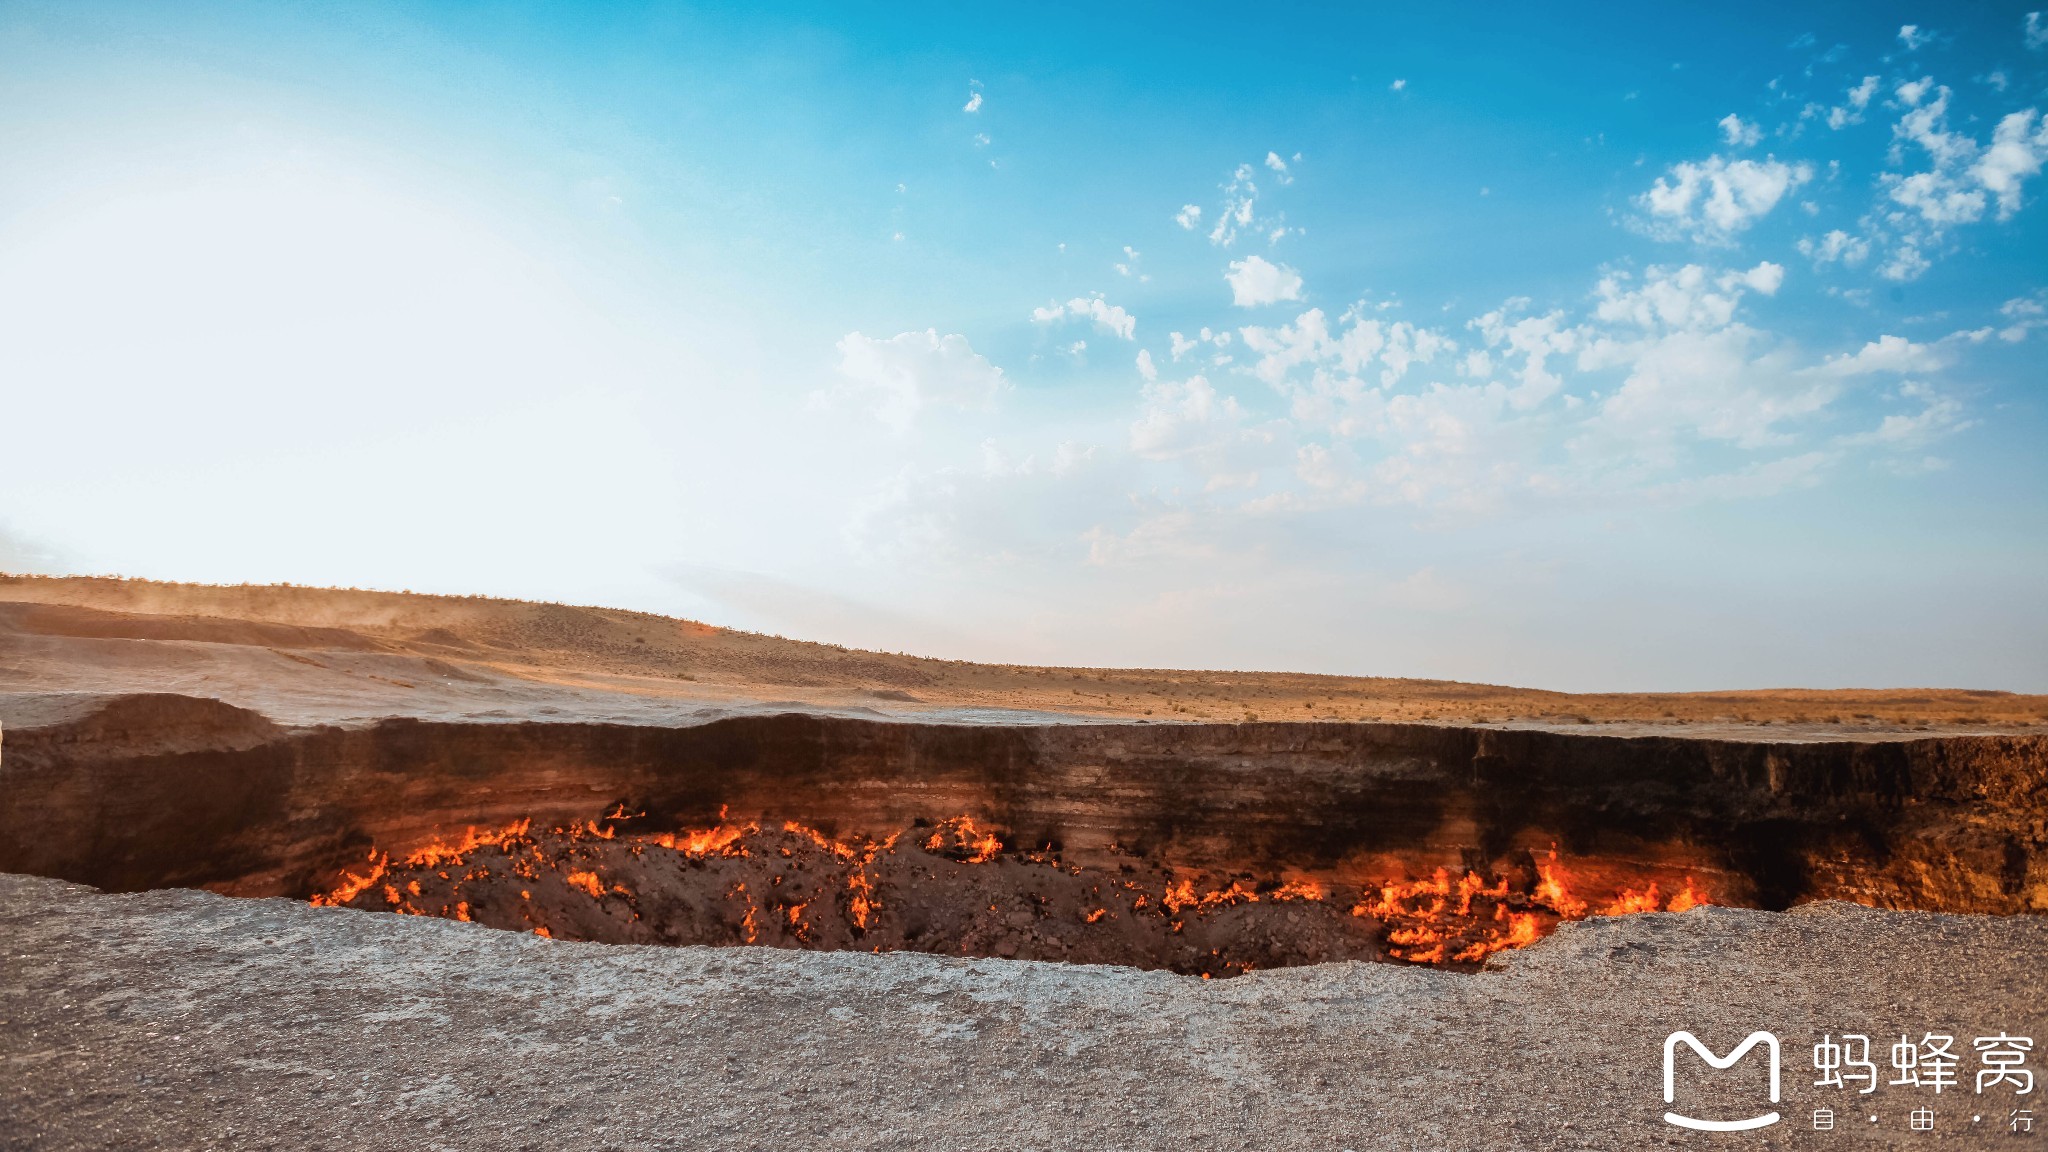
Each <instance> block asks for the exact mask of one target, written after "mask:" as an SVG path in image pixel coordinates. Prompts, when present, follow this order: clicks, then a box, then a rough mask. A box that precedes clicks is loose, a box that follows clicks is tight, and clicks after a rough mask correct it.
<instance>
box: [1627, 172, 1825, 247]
mask: <svg viewBox="0 0 2048 1152" xmlns="http://www.w3.org/2000/svg"><path fill="white" fill-rule="evenodd" d="M1811 179H1813V168H1812V167H1811V166H1810V165H1807V164H1803V163H1802V164H1787V163H1784V162H1783V161H1780V160H1777V159H1775V158H1771V157H1766V158H1764V159H1763V160H1729V159H1726V158H1725V157H1722V156H1719V155H1714V156H1709V157H1707V158H1706V159H1705V160H1702V161H1698V162H1693V161H1686V162H1684V163H1680V164H1675V165H1673V166H1672V167H1671V169H1670V171H1669V172H1668V173H1666V174H1665V175H1663V176H1660V177H1658V178H1657V181H1656V182H1655V183H1654V184H1652V185H1651V186H1650V189H1649V191H1647V192H1644V193H1643V194H1642V195H1641V196H1638V197H1637V198H1636V206H1637V207H1638V208H1639V209H1641V210H1642V212H1643V213H1644V214H1645V217H1646V219H1645V221H1644V223H1645V225H1646V230H1647V231H1648V232H1649V233H1650V234H1651V235H1653V236H1657V237H1659V238H1660V239H1679V238H1684V239H1691V240H1694V241H1697V242H1699V243H1702V244H1716V245H1721V244H1729V243H1732V242H1733V239H1734V237H1735V236H1736V235H1737V234H1738V233H1740V232H1742V231H1744V230H1745V229H1747V228H1749V227H1750V226H1751V225H1752V224H1755V223H1756V222H1757V221H1758V220H1761V219H1763V218H1764V217H1765V216H1767V215H1769V214H1770V212H1771V209H1773V208H1776V207H1777V206H1778V203H1779V201H1781V200H1783V199H1784V198H1785V194H1786V193H1788V192H1790V191H1792V190H1793V189H1794V188H1797V187H1799V186H1800V185H1802V184H1804V183H1806V182H1807V181H1808V180H1811Z"/></svg>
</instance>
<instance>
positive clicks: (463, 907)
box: [312, 807, 1710, 978]
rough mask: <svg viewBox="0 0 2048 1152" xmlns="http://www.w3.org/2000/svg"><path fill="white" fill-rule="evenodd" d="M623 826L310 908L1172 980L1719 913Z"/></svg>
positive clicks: (381, 876)
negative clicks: (1664, 913)
mask: <svg viewBox="0 0 2048 1152" xmlns="http://www.w3.org/2000/svg"><path fill="white" fill-rule="evenodd" d="M643 819H644V817H642V816H640V815H639V814H634V813H628V812H626V811H625V809H624V808H623V807H620V808H618V809H616V810H614V811H613V812H612V813H611V814H610V815H609V816H606V817H604V818H602V819H599V820H590V821H584V822H579V823H576V824H573V825H568V826H564V827H555V828H551V829H547V830H536V829H535V828H534V827H533V826H532V821H531V820H521V821H517V822H515V823H512V824H510V825H508V826H506V827H503V828H498V829H492V830H478V829H475V828H472V829H470V830H469V832H468V833H467V834H466V835H465V836H463V838H462V840H461V841H460V842H459V843H456V844H452V845H451V844H446V843H442V842H440V841H438V840H437V841H436V842H435V843H433V844H431V845H429V846H428V847H426V848H422V849H420V850H419V851H417V852H414V853H412V854H410V855H409V856H407V857H406V858H405V859H403V860H393V859H391V858H390V856H389V854H387V853H384V852H380V851H377V850H376V849H374V848H373V849H372V850H371V851H370V854H369V857H368V866H367V868H365V869H364V870H362V871H360V872H349V873H345V874H344V875H343V877H342V879H341V882H340V883H339V884H337V885H336V886H335V887H334V888H333V889H332V890H330V891H327V892H323V893H320V894H318V895H316V896H314V897H313V899H312V902H313V903H314V904H316V905H329V906H345V907H352V908H364V909H377V910H386V911H393V912H400V913H405V914H407V915H413V916H442V917H448V918H452V919H456V920H464V921H473V922H475V923H479V924H486V925H489V926H491V927H496V928H509V929H515V930H520V931H528V932H534V933H537V934H539V935H542V936H549V937H553V938H556V939H570V940H592V941H600V942H605V943H619V944H672V945H681V944H711V945H732V944H758V945H767V946H772V947H781V948H810V949H823V950H858V951H876V952H883V951H896V950H910V951H918V952H929V953H936V954H939V955H947V956H1002V957H1019V958H1024V959H1035V960H1063V961H1069V962H1074V963H1095V964H1123V965H1130V966H1134V967H1139V968H1155V969H1156V968H1165V969H1170V970H1172V971H1175V972H1180V973H1184V974H1188V975H1199V976H1202V977H1204V978H1208V977H1221V976H1233V975H1237V974H1240V973H1244V972H1249V971H1252V970H1253V969H1256V968H1273V967H1284V966H1289V965H1297V964H1314V963H1321V962H1325V961H1333V960H1349V959H1358V960H1375V959H1391V960H1396V961H1404V962H1407V963H1412V964H1429V965H1438V966H1444V967H1461V968H1474V967H1477V966H1479V965H1480V964H1481V963H1482V962H1483V961H1484V960H1485V959H1486V957H1487V956H1489V955H1492V954H1493V953H1495V952H1499V951H1501V950H1503V949H1507V948H1519V947H1523V946H1525V945H1528V944H1532V943H1534V942H1535V941H1537V940H1539V939H1541V938H1542V937H1543V936H1545V935H1546V934H1548V933H1549V932H1550V931H1551V930H1553V929H1554V928H1555V927H1556V926H1557V924H1558V923H1559V922H1560V921H1563V920H1573V919H1579V918H1582V917H1584V916H1587V915H1619V914H1623V913H1629V912H1649V911H1660V910H1668V911H1683V910H1685V909H1687V908H1690V907H1693V906H1694V905H1696V904H1702V903H1709V902H1710V901H1709V899H1708V897H1707V895H1706V894H1705V893H1704V892H1702V891H1701V890H1700V889H1699V887H1698V886H1697V885H1696V884H1695V883H1694V881H1693V880H1692V879H1691V878H1690V877H1688V878H1687V879H1686V881H1685V882H1684V884H1683V885H1682V886H1681V887H1680V888H1679V889H1678V891H1676V892H1675V893H1672V894H1670V895H1668V896H1667V895H1664V894H1661V893H1660V892H1659V891H1658V887H1657V885H1656V884H1654V883H1652V884H1650V885H1648V886H1647V887H1646V888H1644V889H1642V890H1635V889H1628V888H1624V889H1621V890H1619V891H1618V892H1616V893H1615V894H1613V895H1612V896H1611V897H1610V898H1609V899H1606V900H1598V901H1595V900H1588V899H1585V898H1582V897H1579V896H1575V895H1574V894H1573V892H1572V886H1571V885H1572V880H1571V877H1570V876H1568V874H1567V872H1566V869H1565V866H1564V865H1563V864H1562V863H1561V862H1560V861H1559V860H1558V858H1557V854H1556V852H1555V851H1554V850H1553V851H1551V852H1550V853H1548V854H1547V855H1546V856H1544V857H1541V858H1537V857H1533V856H1525V860H1526V863H1525V865H1524V866H1522V867H1520V868H1519V869H1513V868H1511V869H1509V870H1508V874H1505V875H1496V876H1484V875H1481V874H1480V873H1478V872H1475V871H1465V872H1464V873H1463V874H1462V875H1458V876H1455V877H1454V876H1453V875H1452V873H1451V872H1450V870H1448V869H1441V868H1440V869H1437V870H1436V872H1435V873H1434V874H1433V875H1431V876H1429V877H1426V878H1423V879H1419V880H1401V881H1394V882H1388V883H1384V884H1379V885H1371V886H1358V885H1343V884H1336V883H1327V882H1323V881H1317V880H1309V879H1302V878H1295V879H1282V878H1278V877H1269V878H1263V879H1262V878H1256V877H1253V876H1250V875H1238V876H1233V877H1225V878H1224V879H1227V880H1228V883H1227V884H1222V885H1221V886H1219V885H1218V884H1217V883H1207V884H1205V883H1202V882H1200V881H1198V880H1197V879H1195V878H1193V877H1190V876H1184V875H1177V874H1175V873H1174V872H1173V871H1172V870H1171V869H1169V868H1166V867H1163V866H1161V865H1160V864H1158V863H1156V862H1150V861H1147V860H1145V859H1142V858H1139V857H1137V856H1131V857H1129V858H1128V859H1124V860H1120V861H1119V862H1118V863H1117V864H1116V865H1115V866H1114V867H1089V866H1083V865H1079V864H1073V863H1068V862H1065V861H1063V860H1062V859H1061V854H1060V853H1059V852H1058V851H1056V850H1053V849H1052V848H1051V847H1049V846H1048V847H1047V848H1046V849H1045V850H1042V851H1030V850H1026V849H1021V848H1019V847H1017V846H1014V845H1012V844H1009V843H1007V841H1006V837H1005V836H1004V835H1003V834H1002V833H1001V832H1000V831H999V830H996V829H992V828H989V827H985V826H983V825H981V824H978V823H977V822H976V821H975V820H973V819H972V818H970V817H967V816H959V817H954V818H952V819H949V820H944V821H939V822H937V823H929V822H924V821H920V822H918V823H917V824H915V825H913V826H912V827H910V828H907V829H905V830H903V831H901V832H898V833H897V834H895V835H892V836H890V837H888V838H887V839H884V840H867V839H857V840H851V841H849V840H840V839H835V838H833V837H830V836H827V835H825V834H823V833H821V832H819V831H817V830H816V829H814V828H810V827H807V826H805V825H803V824H799V823H797V822H795V821H790V822H787V823H784V824H781V825H780V826H764V825H761V824H758V823H720V824H718V825H716V826H714V827H710V828H705V829H701V830H695V831H686V832H681V833H674V832H659V833H650V832H641V831H635V830H634V829H633V827H632V826H633V825H634V824H635V823H638V822H640V821H642V820H643Z"/></svg>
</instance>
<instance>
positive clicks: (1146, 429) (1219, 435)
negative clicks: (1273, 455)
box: [1131, 376, 1244, 460]
mask: <svg viewBox="0 0 2048 1152" xmlns="http://www.w3.org/2000/svg"><path fill="white" fill-rule="evenodd" d="M1139 398H1140V411H1139V414H1138V418H1137V419H1136V420H1134V421H1133V422H1132V423H1131V451H1133V452H1135V453H1137V454H1138V455H1139V456H1142V457H1144V458H1145V459H1148V460H1165V459H1170V458H1172V457H1175V456H1184V455H1187V454H1189V453H1193V452H1201V451H1206V450H1210V449H1213V448H1215V447H1216V446H1217V445H1218V444H1219V442H1220V441H1221V440H1222V439H1224V438H1226V437H1228V436H1229V435H1231V434H1233V433H1234V432H1235V431H1236V429H1237V427H1238V425H1239V424H1240V423H1241V422H1242V421H1243V420H1244V410H1243V409H1242V408H1241V407H1239V406H1238V403H1237V400H1236V399H1235V398H1234V397H1230V396H1224V395H1221V394H1219V393H1218V392H1217V391H1216V388H1215V386H1214V385H1212V384H1210V383H1209V380H1208V378H1207V377H1204V376H1190V377H1188V379H1187V380H1185V381H1180V382H1176V381H1172V380H1155V381H1149V382H1147V383H1146V384H1145V386H1144V388H1143V389H1142V391H1141V392H1140V394H1139Z"/></svg>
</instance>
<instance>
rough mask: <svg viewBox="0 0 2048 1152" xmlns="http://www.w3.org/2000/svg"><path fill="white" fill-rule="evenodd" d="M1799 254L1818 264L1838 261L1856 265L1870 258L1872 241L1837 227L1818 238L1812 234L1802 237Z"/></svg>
mask: <svg viewBox="0 0 2048 1152" xmlns="http://www.w3.org/2000/svg"><path fill="white" fill-rule="evenodd" d="M1799 254H1800V255H1801V256H1804V257H1806V258H1807V259H1808V260H1811V261H1813V262H1814V264H1815V265H1816V266H1819V265H1822V264H1834V263H1838V262H1839V263H1842V264H1847V265H1851V266H1854V265H1857V264H1861V263H1863V261H1865V260H1867V259H1869V258H1870V241H1869V240H1866V239H1864V238H1863V237H1861V236H1851V235H1850V234H1849V233H1847V232H1844V231H1842V230H1841V229H1840V228H1836V229H1834V230H1833V231H1831V232H1827V233H1825V234H1823V235H1822V236H1821V237H1820V238H1819V239H1818V240H1816V239H1814V238H1813V237H1811V236H1805V237H1801V238H1800V241H1799Z"/></svg>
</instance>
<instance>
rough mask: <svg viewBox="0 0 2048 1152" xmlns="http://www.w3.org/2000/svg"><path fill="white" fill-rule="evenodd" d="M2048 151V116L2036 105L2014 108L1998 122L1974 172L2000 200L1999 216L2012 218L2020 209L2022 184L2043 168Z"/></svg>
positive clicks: (1987, 189)
mask: <svg viewBox="0 0 2048 1152" xmlns="http://www.w3.org/2000/svg"><path fill="white" fill-rule="evenodd" d="M2044 155H2048V118H2043V117H2041V116H2039V115H2038V114H2037V113H2036V112H2035V111H2034V109H2032V108H2029V109H2027V110H2025V111H2024V112H2014V113H2012V114H2010V115H2008V116H2006V117H2005V118H2004V119H2002V120H2000V121H1999V122H1998V127H1997V128H1996V129H1994V130H1993V131H1992V133H1991V146H1990V147H1989V148H1986V149H1985V150H1984V154H1983V155H1982V156H1980V157H1978V158H1977V163H1976V164H1975V165H1974V166H1973V167H1972V168H1971V169H1970V175H1971V176H1973V177H1975V178H1976V180H1977V183H1979V184H1981V185H1983V186H1984V189H1985V190H1986V191H1988V192H1990V193H1991V194H1992V195H1993V196H1994V197H1996V198H1997V200H1998V218H1999V219H2000V220H2009V219H2011V218H2012V215H2013V213H2015V212H2017V211H2019V210H2020V185H2021V184H2022V183H2024V182H2025V181H2026V180H2027V178H2028V177H2030V176H2034V175H2036V174H2038V173H2039V172H2040V171H2041V160H2042V157H2043V156H2044Z"/></svg>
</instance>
